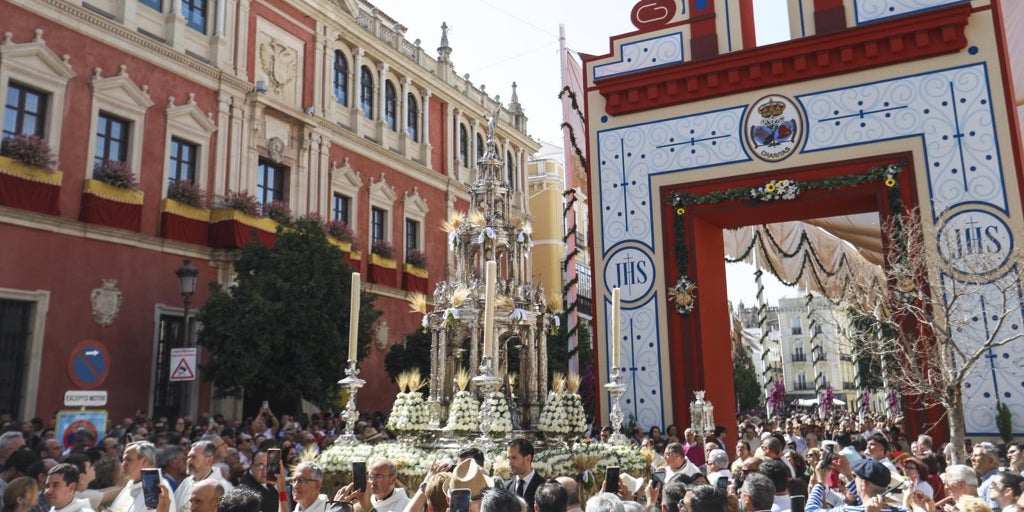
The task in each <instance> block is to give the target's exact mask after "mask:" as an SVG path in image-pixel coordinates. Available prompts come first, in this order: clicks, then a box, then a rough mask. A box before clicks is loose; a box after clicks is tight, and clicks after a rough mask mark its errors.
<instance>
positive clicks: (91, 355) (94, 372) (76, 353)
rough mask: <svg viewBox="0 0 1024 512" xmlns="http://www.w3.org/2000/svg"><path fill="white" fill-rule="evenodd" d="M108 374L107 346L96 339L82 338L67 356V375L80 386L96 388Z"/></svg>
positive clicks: (108, 357)
mask: <svg viewBox="0 0 1024 512" xmlns="http://www.w3.org/2000/svg"><path fill="white" fill-rule="evenodd" d="M109 374H110V356H109V355H108V353H107V347H105V346H104V345H103V344H102V343H100V342H98V341H95V340H84V341H82V342H80V343H79V344H78V345H76V346H75V349H74V350H72V351H71V354H70V355H69V356H68V377H69V378H70V379H71V382H72V383H74V384H75V385H76V386H78V387H80V388H83V389H95V388H98V387H100V386H101V385H103V382H104V381H105V380H107V375H109Z"/></svg>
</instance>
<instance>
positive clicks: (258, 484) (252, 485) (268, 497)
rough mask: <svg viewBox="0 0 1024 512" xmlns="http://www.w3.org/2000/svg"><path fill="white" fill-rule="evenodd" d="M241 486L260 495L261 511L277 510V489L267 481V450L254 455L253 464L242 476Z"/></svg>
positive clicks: (273, 511) (275, 511)
mask: <svg viewBox="0 0 1024 512" xmlns="http://www.w3.org/2000/svg"><path fill="white" fill-rule="evenodd" d="M239 485H240V486H241V487H245V488H246V489H251V490H253V491H254V492H256V494H259V496H260V512H277V506H278V505H277V495H278V493H277V489H276V488H274V484H270V483H267V451H266V450H261V451H259V452H256V454H255V455H253V456H252V466H250V467H249V471H246V472H245V475H243V476H242V482H241V483H240V484H239Z"/></svg>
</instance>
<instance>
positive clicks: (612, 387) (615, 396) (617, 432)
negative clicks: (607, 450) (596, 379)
mask: <svg viewBox="0 0 1024 512" xmlns="http://www.w3.org/2000/svg"><path fill="white" fill-rule="evenodd" d="M604 389H605V390H606V391H608V393H609V394H611V395H612V397H611V407H612V410H611V412H610V413H608V421H610V422H611V424H612V437H611V442H612V443H613V444H626V443H627V442H628V439H627V438H626V436H625V435H624V434H623V433H622V423H623V421H625V419H626V418H625V415H623V414H622V408H621V407H619V399H620V398H622V394H623V393H625V392H626V385H625V384H623V383H622V371H621V370H620V369H619V368H618V367H615V368H612V374H611V379H610V382H608V384H605V385H604Z"/></svg>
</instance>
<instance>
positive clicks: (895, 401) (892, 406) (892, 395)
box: [885, 389, 900, 416]
mask: <svg viewBox="0 0 1024 512" xmlns="http://www.w3.org/2000/svg"><path fill="white" fill-rule="evenodd" d="M885 404H886V405H888V406H889V414H890V415H892V416H895V415H897V414H899V413H900V397H899V396H898V395H897V394H896V390H895V389H890V390H889V395H888V396H886V397H885Z"/></svg>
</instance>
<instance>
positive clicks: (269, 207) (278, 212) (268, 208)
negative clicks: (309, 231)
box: [261, 201, 292, 224]
mask: <svg viewBox="0 0 1024 512" xmlns="http://www.w3.org/2000/svg"><path fill="white" fill-rule="evenodd" d="M261 211H262V212H263V216H264V217H267V218H268V219H271V220H273V221H274V222H276V223H278V224H288V223H290V222H291V221H292V209H291V208H289V207H288V203H286V202H284V201H271V202H269V203H264V204H263V207H262V209H261Z"/></svg>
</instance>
